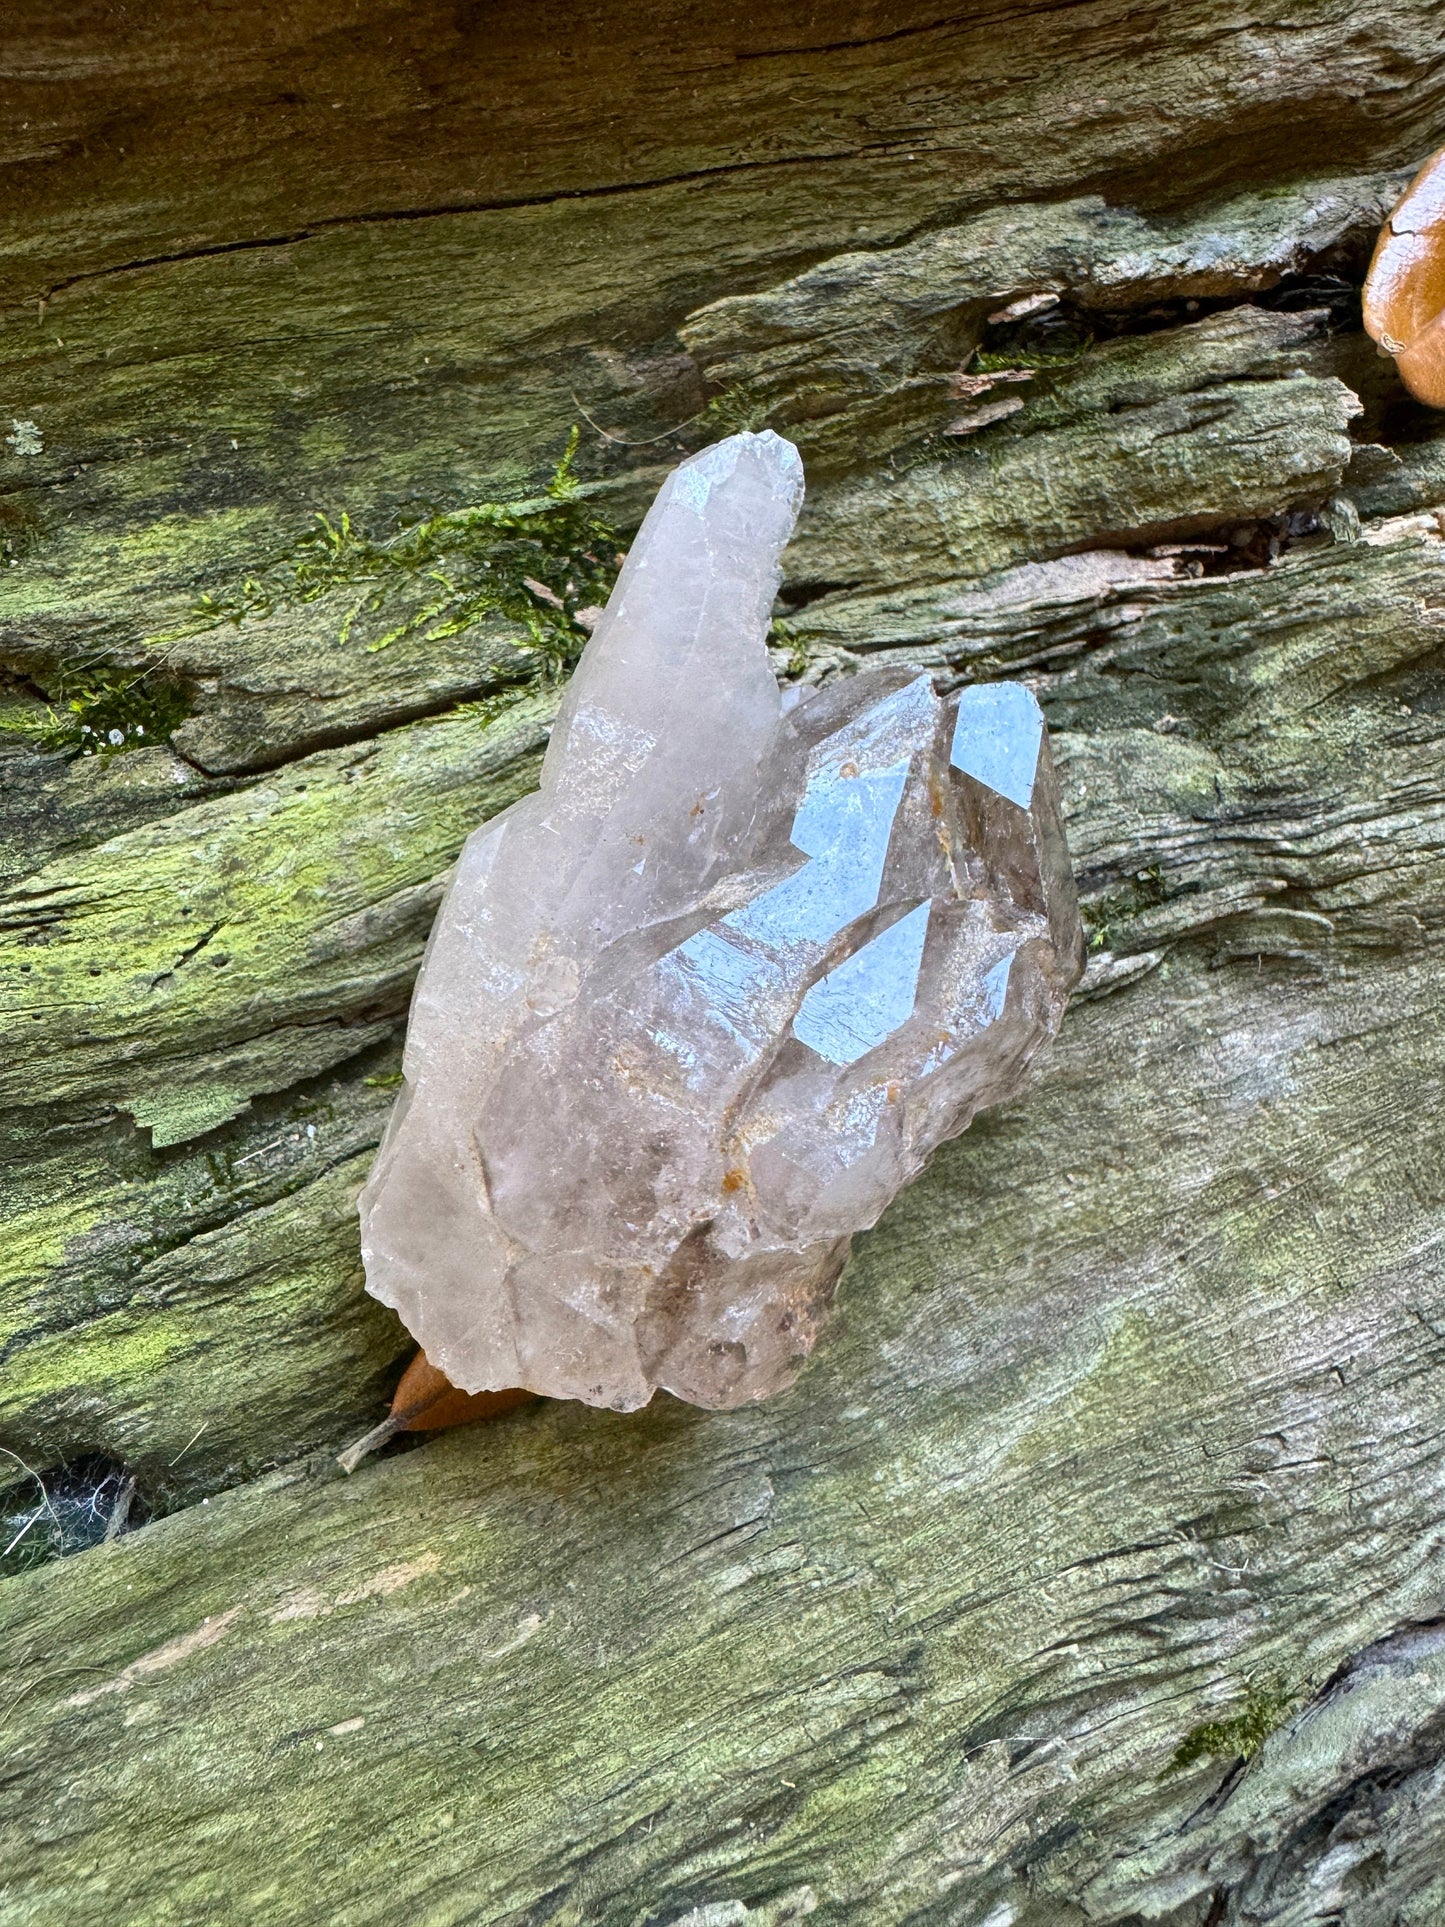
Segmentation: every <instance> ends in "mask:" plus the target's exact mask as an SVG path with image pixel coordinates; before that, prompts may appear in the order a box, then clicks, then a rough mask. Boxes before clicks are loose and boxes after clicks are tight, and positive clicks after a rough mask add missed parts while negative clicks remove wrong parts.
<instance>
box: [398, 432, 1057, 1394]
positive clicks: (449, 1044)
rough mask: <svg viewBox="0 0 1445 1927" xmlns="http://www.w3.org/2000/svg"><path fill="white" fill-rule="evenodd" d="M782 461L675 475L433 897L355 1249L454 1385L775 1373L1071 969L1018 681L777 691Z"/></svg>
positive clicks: (722, 453) (880, 679)
mask: <svg viewBox="0 0 1445 1927" xmlns="http://www.w3.org/2000/svg"><path fill="white" fill-rule="evenodd" d="M802 494H803V475H802V464H801V462H800V460H799V457H798V453H797V450H796V449H795V448H794V447H793V446H792V444H791V443H790V442H787V441H784V440H782V439H781V438H780V437H779V436H777V435H774V434H770V433H768V434H761V435H735V436H733V437H731V438H730V439H729V440H727V441H724V442H720V443H718V444H716V445H715V446H714V447H712V448H709V449H706V450H704V451H703V453H701V454H700V455H696V456H694V457H693V458H692V459H691V460H690V461H687V462H684V463H683V464H682V466H681V467H680V468H678V469H676V470H675V471H674V473H673V474H672V475H671V476H670V477H669V478H668V480H667V481H666V482H665V483H664V484H663V487H662V489H661V490H660V492H659V494H658V496H657V499H656V501H655V502H654V503H653V505H652V508H651V510H650V511H649V513H648V516H647V519H646V521H645V522H644V523H643V525H642V529H641V531H640V533H639V534H638V537H637V540H636V542H635V543H634V544H633V547H632V551H631V554H630V555H629V556H628V559H627V562H626V565H625V566H624V568H623V570H622V573H621V576H620V577H619V579H618V583H617V587H616V589H615V590H614V591H613V594H612V599H611V601H610V602H609V604H608V606H607V610H606V612H605V614H604V615H603V617H602V620H601V622H600V623H599V624H598V626H597V629H596V632H595V634H594V635H593V637H592V639H591V641H590V642H589V643H588V645H587V648H586V650H585V651H584V653H583V656H582V661H581V664H580V666H579V667H578V670H577V672H576V674H575V675H574V677H573V679H572V682H571V685H570V687H569V688H568V691H567V694H566V698H565V700H564V702H563V704H562V708H561V712H560V714H559V716H558V719H557V723H556V726H555V728H554V730H553V732H552V739H551V744H550V747H549V749H548V752H547V757H546V761H545V763H544V765H543V770H542V783H541V788H540V790H539V791H538V793H537V794H536V795H534V796H530V797H527V798H525V799H524V800H523V801H522V802H519V803H515V804H513V806H512V807H511V808H510V809H508V810H505V811H503V813H502V814H501V815H500V816H498V817H495V818H493V820H492V821H491V822H489V823H486V824H484V825H483V826H482V827H481V828H480V829H479V830H477V831H476V832H475V833H474V834H473V835H472V837H471V838H470V839H469V840H468V842H467V845H466V848H465V849H464V850H463V852H462V856H461V860H460V861H459V863H458V865H457V868H456V872H455V875H454V877H453V880H452V883H451V887H450V889H449V891H448V893H447V897H446V900H445V902H444V903H443V905H442V908H441V911H440V914H439V915H438V917H437V921H436V927H435V929H434V930H433V932H432V936H431V942H430V944H429V946H428V948H427V953H426V957H425V960H424V962H423V965H422V971H421V977H420V980H419V981H418V984H417V988H416V995H415V998H414V1000H413V1003H412V1011H411V1022H410V1028H409V1031H408V1034H407V1042H406V1057H405V1072H406V1084H405V1089H404V1091H403V1092H402V1095H401V1097H400V1099H399V1101H398V1103H397V1106H396V1110H395V1112H394V1114H393V1116H392V1120H391V1124H390V1126H389V1128H388V1130H387V1134H386V1138H385V1141H384V1142H383V1144H382V1147H381V1150H380V1152H379V1153H378V1156H377V1160H376V1164H375V1167H374V1169H373V1171H372V1174H371V1178H370V1180H369V1182H368V1184H367V1187H366V1190H365V1192H364V1193H363V1196H362V1200H361V1214H362V1223H363V1249H364V1252H365V1258H366V1273H367V1284H368V1288H369V1289H370V1290H371V1291H372V1292H373V1293H374V1294H375V1296H376V1297H378V1298H380V1299H381V1300H383V1302H385V1303H386V1304H389V1305H392V1306H394V1307H395V1309H396V1310H397V1311H398V1312H399V1313H400V1315H401V1317H402V1319H403V1321H404V1322H405V1324H406V1325H407V1327H408V1329H409V1330H410V1331H411V1333H412V1334H413V1336H414V1337H415V1338H416V1339H417V1340H418V1342H419V1343H420V1344H421V1345H422V1346H423V1347H424V1349H425V1351H426V1353H427V1356H428V1357H429V1358H430V1360H431V1361H432V1362H433V1363H434V1364H435V1365H436V1366H437V1367H438V1368H439V1369H440V1370H441V1371H443V1372H445V1374H446V1376H447V1377H448V1378H449V1379H450V1380H451V1381H452V1383H453V1384H455V1385H457V1386H459V1387H462V1388H464V1389H465V1390H467V1391H469V1392H481V1391H487V1390H502V1389H506V1388H511V1387H525V1388H527V1389H529V1390H531V1391H534V1392H541V1393H545V1394H548V1395H550V1396H552V1397H556V1398H575V1399H583V1400H585V1401H586V1402H587V1403H589V1404H592V1405H606V1406H612V1407H615V1408H617V1409H619V1410H623V1411H626V1410H631V1409H632V1408H634V1407H636V1406H639V1405H642V1404H645V1403H646V1401H647V1400H648V1399H649V1398H650V1397H651V1396H652V1394H653V1392H654V1391H655V1390H656V1389H657V1388H658V1387H659V1386H660V1387H663V1388H664V1389H666V1390H667V1391H669V1392H672V1393H675V1394H676V1395H677V1396H678V1397H679V1398H683V1399H688V1400H690V1401H692V1402H693V1403H694V1404H697V1405H706V1406H715V1407H718V1406H732V1405H740V1404H743V1403H745V1402H747V1401H749V1400H752V1399H760V1398H766V1397H767V1396H768V1395H769V1394H770V1393H773V1392H776V1391H778V1390H780V1389H781V1388H783V1387H784V1386H786V1385H789V1384H790V1383H791V1382H792V1381H793V1379H794V1378H795V1377H796V1376H797V1374H798V1372H799V1370H800V1369H801V1367H802V1365H803V1362H804V1360H805V1359H806V1358H807V1355H808V1353H809V1352H810V1351H811V1350H812V1347H813V1344H814V1341H815V1339H816V1338H817V1335H818V1332H819V1330H820V1328H821V1326H822V1324H823V1321H824V1319H825V1318H826V1316H827V1312H828V1307H829V1304H830V1301H831V1299H832V1295H833V1289H834V1286H835V1284H836V1282H837V1279H838V1275H839V1273H840V1271H841V1270H842V1267H843V1263H844V1260H845V1259H846V1257H847V1255H848V1248H849V1242H850V1240H851V1238H852V1236H853V1234H854V1233H855V1232H856V1231H859V1230H862V1229H863V1228H865V1227H866V1226H868V1225H871V1224H873V1223H874V1222H875V1221H876V1220H877V1218H878V1217H879V1215H880V1213H881V1212H882V1211H883V1210H884V1208H885V1207H886V1206H887V1204H888V1203H889V1201H890V1200H891V1199H892V1198H893V1197H894V1196H896V1194H897V1193H898V1192H899V1191H900V1190H901V1189H902V1187H903V1186H904V1185H906V1184H907V1183H908V1182H909V1181H910V1180H911V1179H912V1178H913V1177H915V1176H916V1175H917V1173H918V1172H919V1170H920V1169H921V1168H922V1166H923V1165H924V1163H925V1162H926V1160H927V1158H928V1157H929V1155H930V1153H931V1152H932V1151H933V1150H934V1149H935V1148H936V1146H937V1145H939V1144H940V1143H941V1142H942V1141H943V1140H944V1139H945V1138H949V1137H953V1136H955V1135H956V1134H957V1133H958V1132H960V1131H962V1130H963V1129H965V1128H966V1126H967V1125H968V1123H969V1121H970V1120H971V1119H972V1117H973V1116H974V1114H975V1112H977V1111H978V1110H980V1109H982V1108H983V1107H984V1106H985V1105H988V1104H996V1103H998V1102H999V1101H1000V1100H1001V1099H1004V1098H1007V1097H1009V1096H1011V1095H1012V1094H1013V1093H1014V1092H1016V1091H1017V1090H1018V1088H1019V1085H1020V1082H1021V1079H1022V1076H1023V1073H1024V1069H1025V1066H1026V1065H1027V1064H1028V1062H1029V1059H1030V1058H1031V1057H1032V1056H1033V1054H1034V1052H1035V1051H1036V1050H1037V1049H1038V1047H1039V1046H1040V1044H1041V1043H1043V1042H1044V1040H1045V1039H1046V1038H1047V1037H1048V1036H1050V1035H1051V1033H1052V1032H1053V1031H1054V1030H1056V1029H1057V1027H1058V1023H1059V1020H1060V1018H1061V1016H1062V1014H1063V1010H1064V1005H1065V1003H1066V1001H1067V998H1068V993H1069V991H1070V989H1071V988H1072V986H1073V985H1074V984H1075V983H1076V982H1077V980H1078V977H1079V975H1080V972H1081V969H1082V962H1083V954H1082V953H1083V944H1082V937H1081V933H1080V927H1079V918H1078V910H1077V906H1076V902H1075V895H1074V886H1073V880H1072V876H1071V873H1070V868H1069V859H1068V852H1067V849H1066V846H1065V842H1064V835H1063V829H1062V826H1061V823H1060V816H1059V801H1058V791H1057V786H1056V783H1055V778H1054V771H1053V766H1052V763H1051V761H1050V757H1049V746H1048V738H1047V734H1046V732H1045V729H1044V724H1043V718H1042V716H1041V714H1040V712H1039V708H1038V705H1037V703H1036V702H1035V701H1034V698H1033V696H1032V695H1031V694H1030V693H1029V692H1028V690H1026V689H1025V688H1023V687H1022V686H1021V685H1020V684H1017V683H983V684H976V685H972V686H970V687H967V688H964V689H962V690H961V691H959V692H958V693H957V694H955V695H951V696H940V695H939V694H938V693H937V692H936V690H935V689H934V687H933V683H932V681H931V679H930V678H929V677H928V676H927V675H925V674H920V673H918V672H917V671H914V670H909V669H906V668H897V667H890V668H884V669H875V670H870V671H866V672H862V673H859V674H857V675H853V676H847V677H839V678H838V679H837V680H835V681H833V682H830V683H828V684H826V685H825V686H824V687H822V688H820V689H817V690H798V689H789V690H787V691H783V690H780V688H779V686H778V683H777V680H776V678H775V676H774V674H773V671H772V668H771V666H770V663H769V659H768V653H767V631H768V622H769V617H770V612H771V608H772V603H773V598H774V596H775V594H776V592H777V587H778V581H779V558H780V556H781V554H782V551H783V547H784V545H785V544H786V542H787V540H788V537H789V535H790V533H791V531H792V528H793V524H794V522H795V520H796V518H797V514H798V509H799V506H800V504H801V501H802Z"/></svg>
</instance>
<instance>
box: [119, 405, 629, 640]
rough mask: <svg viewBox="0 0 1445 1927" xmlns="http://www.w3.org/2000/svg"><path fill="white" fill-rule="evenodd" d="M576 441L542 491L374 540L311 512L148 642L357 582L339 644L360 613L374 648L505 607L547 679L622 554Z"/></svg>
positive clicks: (440, 631)
mask: <svg viewBox="0 0 1445 1927" xmlns="http://www.w3.org/2000/svg"><path fill="white" fill-rule="evenodd" d="M577 442H578V431H577V429H575V428H574V429H573V430H572V433H571V435H570V436H569V438H568V441H567V446H566V449H565V450H564V452H563V454H562V457H561V460H560V461H559V462H558V464H557V466H556V468H555V469H554V470H553V472H552V475H551V478H550V480H549V481H548V483H547V485H546V489H545V491H544V492H543V494H542V495H540V496H536V497H531V498H528V499H524V500H521V501H516V502H481V503H478V504H476V505H474V506H472V507H469V508H462V509H452V510H446V511H442V512H437V513H433V514H429V515H425V516H423V517H420V518H419V519H417V520H415V521H412V522H409V523H403V524H402V525H401V526H400V527H398V528H397V529H396V530H394V532H393V533H391V534H390V535H388V536H386V537H384V538H380V539H378V538H375V537H372V536H369V535H366V534H364V533H363V532H362V531H361V530H360V529H359V528H357V526H356V525H355V524H354V523H353V521H352V519H351V516H350V514H349V513H347V512H345V511H343V512H342V514H341V515H340V516H339V518H338V519H337V520H336V521H332V520H331V519H330V518H329V517H328V516H326V515H324V514H320V513H318V514H317V517H316V527H315V528H314V529H313V530H312V531H311V533H310V534H308V535H306V536H303V537H302V538H301V540H300V541H299V542H297V543H295V544H294V545H293V547H291V548H290V549H288V550H287V551H286V552H285V553H284V554H282V555H280V556H278V557H276V558H275V559H274V560H273V561H271V562H270V563H268V564H266V565H265V566H264V567H262V568H261V569H260V570H258V571H257V572H256V573H254V574H251V575H248V576H246V577H245V578H244V579H243V580H242V581H241V582H240V583H239V584H237V585H236V586H235V587H233V588H230V589H224V590H221V591H219V592H216V593H208V594H206V595H204V596H202V598H201V600H200V602H199V603H198V604H197V606H196V608H195V610H194V612H193V615H192V618H191V619H190V621H189V622H188V623H186V624H183V625H182V626H181V627H180V628H179V629H177V630H175V631H173V632H172V633H171V634H170V635H167V636H161V637H156V638H153V640H156V641H161V642H166V641H173V640H176V639H178V638H181V637H185V636H190V635H194V634H197V633H200V632H201V631H203V630H205V629H208V628H214V627H215V626H217V625H218V624H220V623H223V622H230V623H235V624H239V623H241V622H242V621H244V620H245V619H246V618H247V617H248V616H256V615H259V616H265V615H269V614H270V613H271V612H272V611H273V610H275V609H278V608H286V607H295V606H297V605H301V604H306V603H312V602H317V601H320V600H321V598H322V597H327V596H332V595H334V594H335V593H336V592H338V591H354V594H353V596H352V600H351V606H350V608H349V609H348V610H347V612H346V614H345V615H344V616H343V618H342V621H341V625H340V629H339V631H338V635H337V640H338V642H340V643H342V644H345V643H347V642H349V641H350V640H351V638H352V634H353V631H354V630H355V628H356V625H357V623H358V621H360V620H362V619H363V618H367V619H377V620H378V621H379V626H380V633H379V634H376V635H374V636H372V638H371V640H370V641H368V643H367V645H366V647H367V648H368V650H372V651H375V650H380V649H386V648H388V647H389V646H390V645H391V644H392V643H394V642H399V641H401V640H402V639H403V638H404V637H412V636H420V637H421V638H422V640H423V641H429V642H440V641H442V640H444V639H445V638H447V637H450V636H456V635H459V634H461V633H462V632H463V631H464V630H467V629H470V628H471V627H472V626H473V625H474V624H475V623H477V622H479V621H481V620H482V619H483V618H484V617H488V616H501V617H503V618H504V619H505V620H507V621H509V622H512V623H515V624H516V625H517V627H518V629H519V630H520V631H521V638H520V641H519V646H520V647H521V648H522V649H523V650H524V651H525V652H527V653H529V654H531V655H532V656H533V657H534V658H535V661H536V667H537V670H538V672H539V674H540V675H541V676H542V677H544V678H553V677H556V676H560V675H562V674H565V673H566V671H567V670H569V669H570V668H571V667H572V665H573V664H574V663H575V662H576V660H577V658H578V656H579V655H580V654H581V652H582V648H583V645H584V644H585V642H586V641H587V637H588V634H589V629H588V626H587V623H586V622H585V621H584V620H583V619H582V618H583V617H584V616H585V614H586V612H587V611H588V610H589V609H591V608H597V607H601V606H602V605H603V604H604V603H605V602H606V600H607V597H608V595H609V594H610V593H611V590H612V584H613V582H614V581H615V580H616V577H617V569H618V565H619V563H620V560H621V558H620V556H619V555H618V554H617V537H616V535H615V533H614V531H613V530H612V528H611V527H610V525H609V524H608V523H607V522H605V521H604V520H603V519H602V518H601V517H600V516H599V515H597V514H596V513H595V512H594V511H593V510H592V509H591V508H590V507H589V506H588V504H587V502H586V501H585V500H584V498H583V494H582V489H581V485H580V483H579V482H578V480H577V476H576V473H575V466H574V464H575V460H576V454H577ZM368 626H371V623H370V622H368Z"/></svg>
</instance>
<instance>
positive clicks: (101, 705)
mask: <svg viewBox="0 0 1445 1927" xmlns="http://www.w3.org/2000/svg"><path fill="white" fill-rule="evenodd" d="M51 682H52V688H51V690H50V692H49V693H50V695H51V699H52V708H51V710H50V720H49V722H48V723H47V724H46V725H45V726H44V728H43V729H42V730H41V732H40V743H41V746H42V748H44V749H51V750H78V751H79V752H80V754H81V755H82V756H113V755H115V754H116V753H117V752H118V751H121V750H127V749H153V748H155V747H156V745H157V744H159V743H164V742H166V741H167V740H168V738H169V737H170V735H171V732H172V731H173V730H174V729H177V728H178V727H179V726H180V724H181V723H183V722H184V721H185V719H186V717H187V716H189V715H190V713H191V711H190V705H189V703H188V702H187V701H186V698H185V696H184V695H183V694H182V692H181V691H180V690H179V689H178V688H177V687H176V686H175V684H174V683H171V682H168V681H167V680H165V679H164V678H162V677H159V676H157V675H156V674H155V673H154V672H153V671H152V670H150V669H120V668H117V667H116V666H115V665H114V664H107V663H94V662H92V663H82V664H79V665H75V666H72V665H68V664H62V665H61V666H60V667H59V668H58V669H57V670H56V672H55V675H54V677H53V678H51Z"/></svg>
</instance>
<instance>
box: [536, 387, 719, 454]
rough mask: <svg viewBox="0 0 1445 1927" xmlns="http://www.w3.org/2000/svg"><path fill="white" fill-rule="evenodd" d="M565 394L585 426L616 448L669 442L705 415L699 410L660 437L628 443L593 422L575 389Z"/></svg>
mask: <svg viewBox="0 0 1445 1927" xmlns="http://www.w3.org/2000/svg"><path fill="white" fill-rule="evenodd" d="M567 392H568V393H569V394H570V395H571V397H572V401H573V404H574V406H575V407H576V410H577V413H578V414H579V415H580V416H581V417H582V419H583V421H585V422H586V424H587V426H588V427H589V428H595V429H596V430H597V433H598V434H599V435H600V436H601V437H602V439H603V441H604V442H615V443H616V445H617V446H618V448H651V447H652V446H653V445H654V443H656V442H670V441H671V440H672V438H673V436H674V435H680V434H681V433H682V431H683V429H684V428H691V427H692V425H693V423H694V422H700V421H701V420H702V418H703V416H704V415H705V414H706V413H707V410H706V408H699V409H698V411H697V413H696V414H695V415H689V416H688V418H687V420H686V421H681V422H679V423H678V424H677V426H676V428H665V429H664V430H663V431H662V433H661V434H660V435H648V436H645V437H644V438H643V440H642V441H640V442H629V441H627V440H626V439H624V437H623V436H621V435H614V434H613V433H612V430H611V429H610V428H604V427H603V426H602V424H601V422H599V421H594V420H593V418H592V416H591V415H589V414H588V413H587V410H586V409H585V408H584V407H583V406H582V404H581V402H580V401H578V400H577V392H576V390H575V389H569V390H568V391H567Z"/></svg>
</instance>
